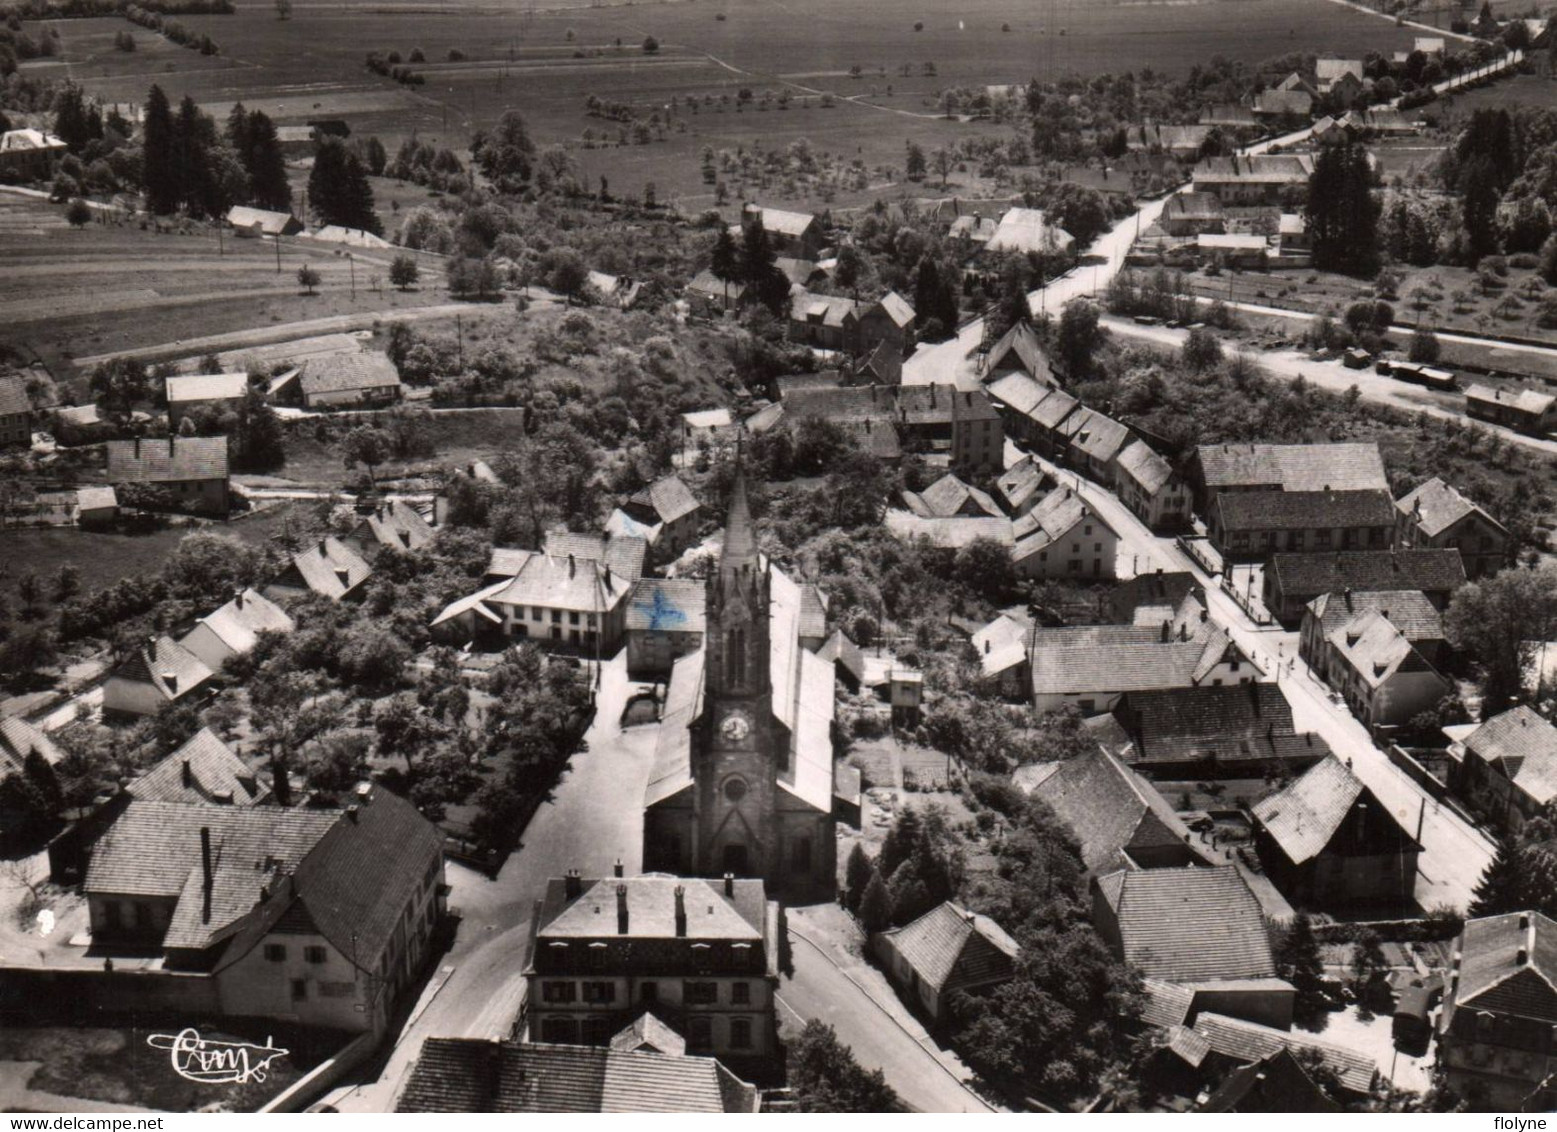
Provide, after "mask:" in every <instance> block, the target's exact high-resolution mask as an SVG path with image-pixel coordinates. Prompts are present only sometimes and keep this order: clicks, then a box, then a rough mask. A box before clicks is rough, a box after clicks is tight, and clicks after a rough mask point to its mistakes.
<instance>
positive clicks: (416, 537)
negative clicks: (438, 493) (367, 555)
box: [352, 499, 433, 550]
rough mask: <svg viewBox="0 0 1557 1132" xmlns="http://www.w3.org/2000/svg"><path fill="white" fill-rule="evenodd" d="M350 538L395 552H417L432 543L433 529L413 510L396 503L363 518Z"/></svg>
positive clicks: (389, 503) (383, 506)
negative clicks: (388, 547) (373, 543)
mask: <svg viewBox="0 0 1557 1132" xmlns="http://www.w3.org/2000/svg"><path fill="white" fill-rule="evenodd" d="M352 534H353V535H354V536H355V537H356V538H358V539H360V540H361V541H362V542H367V541H369V540H370V539H371V540H372V541H374V542H377V543H379V544H380V545H382V546H390V547H394V548H395V549H396V550H420V549H422V547H424V546H426V545H427V544H428V543H430V542H432V540H433V529H432V527H431V526H430V525H429V524H428V522H427V520H426V519H424V518H422V516H421V515H420V514H419V513H418V512H417V510H416V508H414V507H412V506H411V505H410V504H408V503H403V502H401V501H400V500H398V499H392V500H390V501H389V502H388V503H380V504H379V505H378V506H377V507H375V508H374V509H373V510H372V511H370V512H368V513H367V515H365V516H364V517H363V519H362V521H361V522H360V523H358V524H357V527H356V529H355V530H354V531H352Z"/></svg>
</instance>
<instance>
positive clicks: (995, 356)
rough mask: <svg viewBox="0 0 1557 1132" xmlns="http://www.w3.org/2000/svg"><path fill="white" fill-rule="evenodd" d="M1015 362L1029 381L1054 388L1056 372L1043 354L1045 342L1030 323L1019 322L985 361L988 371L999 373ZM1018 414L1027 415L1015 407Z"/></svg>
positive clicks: (991, 348)
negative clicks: (1035, 381) (1041, 340)
mask: <svg viewBox="0 0 1557 1132" xmlns="http://www.w3.org/2000/svg"><path fill="white" fill-rule="evenodd" d="M1013 363H1015V365H1016V366H1018V367H1020V370H1021V372H1023V373H1025V374H1026V375H1027V376H1029V377H1030V378H1035V379H1036V380H1037V382H1038V383H1039V384H1040V385H1046V386H1052V385H1053V384H1054V370H1053V369H1052V368H1051V367H1050V365H1049V358H1048V355H1047V354H1046V353H1045V352H1044V348H1043V343H1042V342H1040V341H1039V340H1038V333H1037V331H1035V330H1034V329H1033V326H1032V323H1030V322H1026V321H1023V322H1019V323H1017V324H1016V325H1015V326H1013V327H1012V328H1011V329H1010V330H1008V331H1006V332H1005V334H1004V336H1003V337H1001V339H1000V340H999V341H998V342H996V343H995V344H994V345H993V346H991V347H990V349H989V356H988V357H986V358H985V359H984V366H985V369H986V371H987V372H990V373H996V372H999V370H1000V369H1002V368H1003V367H1008V366H1011V365H1012V364H1013ZM1011 407H1012V408H1013V409H1017V411H1018V412H1025V411H1026V410H1025V409H1019V408H1017V406H1015V405H1012V406H1011Z"/></svg>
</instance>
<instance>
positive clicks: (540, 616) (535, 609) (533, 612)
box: [530, 605, 546, 621]
mask: <svg viewBox="0 0 1557 1132" xmlns="http://www.w3.org/2000/svg"><path fill="white" fill-rule="evenodd" d="M530 616H531V617H533V618H535V620H537V621H544V620H546V614H545V612H544V611H542V609H541V607H540V606H538V605H532V606H531V607H530Z"/></svg>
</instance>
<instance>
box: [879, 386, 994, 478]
mask: <svg viewBox="0 0 1557 1132" xmlns="http://www.w3.org/2000/svg"><path fill="white" fill-rule="evenodd" d="M896 393H897V420H896V425H897V429H898V432H899V434H900V435H901V436H902V437H903V439H904V440H906V441H909V442H911V443H917V444H919V445H920V447H921V448H922V449H923V450H924V451H926V452H928V453H930V454H931V455H932V456H937V455H938V456H941V457H943V458H949V460H950V463H951V467H952V470H953V471H955V472H958V473H959V474H962V475H975V476H982V475H988V474H990V473H992V472H996V471H999V470H1000V469H1001V468H1002V467H1003V466H1004V459H1003V456H1004V452H1005V432H1004V430H1003V429H1002V428H1001V426H1000V414H999V413H997V412H996V411H995V406H994V404H993V402H991V401H990V399H989V395H988V394H986V393H985V392H984V390H982V389H958V388H957V387H956V386H955V385H936V384H934V383H931V384H929V385H906V386H902V387H900V388H899V389H898V390H897V391H896Z"/></svg>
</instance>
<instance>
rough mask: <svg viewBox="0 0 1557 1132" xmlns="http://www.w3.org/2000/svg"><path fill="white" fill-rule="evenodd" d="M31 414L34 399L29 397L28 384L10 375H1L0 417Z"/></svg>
mask: <svg viewBox="0 0 1557 1132" xmlns="http://www.w3.org/2000/svg"><path fill="white" fill-rule="evenodd" d="M31 412H32V398H30V397H28V396H27V383H26V382H24V381H23V380H22V379H21V378H19V377H13V376H11V375H9V374H5V375H0V417H10V416H16V415H17V414H19V413H31Z"/></svg>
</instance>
